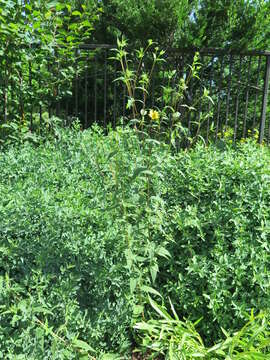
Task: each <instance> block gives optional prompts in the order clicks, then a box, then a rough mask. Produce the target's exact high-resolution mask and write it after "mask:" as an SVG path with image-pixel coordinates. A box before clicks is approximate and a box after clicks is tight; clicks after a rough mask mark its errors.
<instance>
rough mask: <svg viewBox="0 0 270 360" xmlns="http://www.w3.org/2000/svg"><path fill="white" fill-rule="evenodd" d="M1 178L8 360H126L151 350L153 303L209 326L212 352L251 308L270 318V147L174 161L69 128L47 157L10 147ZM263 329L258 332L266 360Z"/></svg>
mask: <svg viewBox="0 0 270 360" xmlns="http://www.w3.org/2000/svg"><path fill="white" fill-rule="evenodd" d="M0 166H1V174H0V190H1V200H0V239H1V247H0V257H1V269H0V271H1V282H0V283H1V291H0V296H1V300H0V309H1V310H0V311H1V312H0V338H1V342H0V353H1V356H2V357H3V358H5V359H35V360H36V359H76V358H91V357H95V358H96V357H99V356H101V354H102V353H108V352H110V353H111V352H114V353H118V354H121V355H125V354H129V352H130V350H131V349H132V348H134V345H135V343H134V341H137V346H140V340H139V337H138V334H137V330H136V331H135V332H134V330H132V329H133V326H135V324H136V323H139V322H141V321H142V320H143V321H147V320H148V319H150V318H152V317H155V315H154V312H153V310H152V309H151V307H149V300H148V296H149V295H150V296H151V297H153V298H155V300H156V301H157V302H159V303H160V302H163V305H164V306H165V305H167V306H170V305H169V300H168V299H169V298H170V299H171V302H172V304H173V305H174V308H175V311H176V312H177V313H178V314H179V316H180V319H183V318H187V319H189V321H191V322H194V321H197V320H198V319H199V318H201V317H203V319H202V320H201V321H200V322H199V323H198V324H197V326H196V329H197V330H196V331H199V332H200V336H201V337H202V338H203V341H204V343H205V344H206V346H207V347H211V346H212V345H213V344H214V343H218V342H219V341H221V339H224V334H223V333H222V328H223V329H225V331H226V332H225V333H226V334H227V335H226V337H230V335H231V334H232V333H233V332H234V331H237V330H239V329H240V328H241V327H242V326H243V325H244V324H245V322H246V321H247V319H248V314H250V312H251V311H252V309H254V311H255V313H257V312H259V311H261V310H262V311H265V313H266V314H267V312H268V310H269V305H268V298H269V287H268V277H269V270H270V269H269V266H270V262H269V257H268V250H269V249H268V241H267V239H268V237H269V226H268V222H269V217H270V214H269V209H268V208H269V207H268V204H269V200H270V199H269V197H270V191H269V189H270V187H269V179H270V177H269V169H270V163H269V150H268V149H267V148H264V147H259V146H258V145H256V144H255V143H252V142H247V143H244V144H242V145H239V146H238V148H237V149H236V148H233V147H231V145H230V146H227V145H225V144H220V148H217V147H212V146H210V147H208V148H205V147H203V146H200V145H199V144H198V145H197V146H196V148H195V149H193V150H190V151H189V152H185V151H181V152H179V153H178V154H175V155H172V153H171V151H170V148H169V146H167V145H165V144H163V143H159V142H158V141H157V140H151V138H149V137H148V136H146V135H145V137H144V139H143V140H141V139H140V137H139V136H138V133H137V132H136V131H135V130H131V129H128V128H118V129H117V131H110V132H109V134H108V135H107V136H104V135H103V133H102V131H101V130H100V129H99V128H94V129H92V130H88V131H84V132H81V131H78V129H77V130H67V129H66V130H61V129H58V132H57V138H55V140H54V141H52V140H51V141H45V142H43V143H40V145H39V146H38V147H37V145H32V144H30V143H27V142H25V143H24V144H23V145H21V146H18V145H16V146H13V145H10V146H9V147H8V148H7V149H6V150H5V151H3V152H2V153H1V155H0ZM159 294H160V295H161V296H162V298H161V297H160V295H159ZM162 299H163V300H162ZM258 321H261V320H260V319H258ZM262 321H263V324H264V329H265V330H263V331H264V332H263V333H262V332H258V333H257V331H255V330H256V329H255V330H254V331H255V332H254V333H252V334H253V335H254V336H255V339H256V340H254V341H255V342H253V343H252V344H253V345H252V349H253V347H254V349H255V348H256V351H257V352H258V351H259V350H258V349H260V347H263V350H261V357H260V358H262V356H264V355H263V354H265V353H266V354H268V351H267V346H268V343H267V341H268V340H267V336H268V335H267V336H266V335H265V334H269V333H267V331H269V327H268V322H267V317H266V318H265V319H264V320H262ZM256 324H257V322H256ZM156 326H157V329H158V328H159V326H161V328H160V329H161V333H162V331H163V330H162V323H158V324H157V325H156ZM256 326H258V327H259V328H260V326H259V323H258V325H256ZM256 326H255V328H256ZM252 329H254V328H253V327H252ZM260 329H261V328H260ZM173 331H174V330H173ZM175 331H176V332H175V338H176V344H178V343H179V341H180V342H181V341H182V340H181V333H179V332H178V330H175ZM252 331H253V330H252ZM250 334H251V333H250V331H248V332H247V334H246V335H245V341H249V340H248V339H249V336H251V337H252V336H253V335H250ZM257 335H258V336H257ZM166 339H168V337H166ZM252 339H254V337H252ZM243 341H244V340H243ZM148 343H149V341H148ZM166 344H168V340H166V341H165V342H164V344H162V352H164V354H166V352H167V350H166V346H167V345H166ZM239 346H240V345H239ZM241 346H242V345H241ZM168 349H169V348H168ZM246 349H247V348H246ZM250 349H251V348H249V350H250ZM239 351H240V350H239ZM254 351H255V350H254ZM86 354H87V355H86ZM148 354H149V355H153V354H151V353H148ZM182 355H183V354H182V353H181V352H178V355H177V356H179V359H182V358H183V359H184V358H185V357H183V356H182ZM107 356H108V355H107ZM111 356H112V355H111ZM126 356H127V357H128V356H129V355H126ZM189 356H190V354H189ZM220 356H221V359H222V358H223V357H222V355H220ZM233 356H234V353H232V354H231V358H233V359H234V357H233ZM252 356H253V355H252ZM258 356H259V355H258ZM186 358H189V357H186ZM236 358H237V357H236ZM238 358H239V357H238ZM246 358H248V357H246ZM249 358H250V359H251V358H252V357H249ZM258 358H259V357H258Z"/></svg>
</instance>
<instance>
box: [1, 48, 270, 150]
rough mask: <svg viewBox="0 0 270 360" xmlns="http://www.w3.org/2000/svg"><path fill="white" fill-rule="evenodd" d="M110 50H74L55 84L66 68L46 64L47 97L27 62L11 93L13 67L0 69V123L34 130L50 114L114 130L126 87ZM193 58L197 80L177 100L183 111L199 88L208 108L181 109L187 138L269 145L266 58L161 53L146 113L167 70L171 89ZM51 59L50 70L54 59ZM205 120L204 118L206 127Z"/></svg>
mask: <svg viewBox="0 0 270 360" xmlns="http://www.w3.org/2000/svg"><path fill="white" fill-rule="evenodd" d="M112 48H113V46H111V45H94V44H87V45H81V46H80V47H79V48H78V49H76V56H75V63H74V74H73V75H72V81H71V82H66V83H65V81H62V82H61V81H58V76H59V74H60V69H59V67H60V66H66V64H65V63H64V64H61V63H60V62H59V63H58V64H57V66H55V64H53V62H52V64H51V67H49V66H48V69H47V70H48V72H50V73H51V76H52V77H51V78H52V79H54V80H52V83H53V85H52V86H50V87H49V89H48V91H47V92H46V94H44V92H43V93H42V91H41V90H42V87H44V86H46V84H44V82H43V81H42V78H41V76H40V73H39V71H37V68H36V71H33V67H32V64H31V63H30V62H29V63H26V64H24V65H23V66H22V70H23V71H21V74H19V75H21V80H20V86H19V88H17V89H14V86H13V80H12V65H10V66H9V72H8V73H7V70H6V68H5V66H3V64H2V65H1V63H0V71H1V73H0V96H1V97H0V99H1V100H0V108H1V109H2V111H1V113H0V123H2V122H7V121H9V120H12V119H14V118H21V117H22V116H23V117H24V118H27V119H30V122H31V126H34V123H35V121H39V122H42V121H43V120H44V117H46V116H48V117H50V116H51V115H53V114H55V115H58V116H60V117H61V118H63V119H71V118H72V117H76V118H79V119H80V121H81V122H82V125H83V126H84V127H85V128H87V127H89V126H91V124H93V123H95V122H97V123H99V124H101V125H103V126H107V125H108V124H109V123H111V124H112V126H115V125H116V124H117V121H118V120H119V118H120V117H122V116H124V117H125V116H128V115H129V114H128V110H127V108H126V104H127V94H126V90H125V87H124V86H123V84H122V83H120V82H116V81H114V80H115V79H116V78H117V77H118V75H119V70H120V69H119V64H118V63H117V62H116V61H115V60H111V56H112V52H111V49H112ZM195 52H198V53H199V55H200V63H201V69H200V73H199V77H200V80H193V82H191V83H190V86H189V88H188V89H187V91H186V96H185V99H184V100H185V102H186V103H187V105H192V104H193V103H194V101H195V99H199V98H200V94H202V92H203V89H204V88H206V89H208V90H209V95H210V97H211V98H212V99H213V104H212V103H211V102H210V101H209V102H208V103H205V102H198V103H197V105H196V110H195V111H193V112H185V110H184V109H185V108H184V107H181V105H180V108H179V111H180V113H181V117H180V120H181V121H182V123H183V126H185V127H186V128H187V129H188V131H189V132H190V134H192V133H194V132H198V129H199V132H200V135H201V136H202V137H203V138H204V139H205V140H206V141H208V140H209V139H212V140H216V139H218V138H220V137H224V136H226V137H231V140H232V141H236V140H237V139H240V138H246V137H247V136H249V135H255V136H257V138H258V141H259V142H260V143H261V142H263V141H264V142H266V143H269V142H270V106H269V105H268V89H269V78H270V52H266V51H247V52H237V51H227V50H221V49H171V50H169V51H168V52H167V55H166V62H163V63H161V64H160V65H159V66H158V68H157V69H156V71H155V73H154V77H153V80H152V83H151V90H150V93H151V97H150V99H151V101H150V104H149V106H155V99H158V98H160V97H161V96H162V91H163V90H162V89H163V86H164V85H165V81H166V79H165V76H164V74H165V73H166V72H167V71H169V70H176V72H175V75H174V79H173V81H174V82H175V83H176V82H177V81H179V80H180V78H182V77H183V78H185V77H187V76H188V73H189V71H190V68H189V65H190V64H191V63H192V61H193V57H194V54H195ZM54 56H55V60H56V63H57V53H56V52H55V55H54ZM17 71H18V69H17ZM63 84H64V85H63ZM49 85H51V84H49ZM33 89H34V90H33ZM39 91H40V93H42V95H41V97H40V99H38V101H33V93H34V92H35V94H38V93H39ZM204 113H211V116H210V117H207V120H205V121H204V120H203V119H204V117H203V116H202V115H203V114H204Z"/></svg>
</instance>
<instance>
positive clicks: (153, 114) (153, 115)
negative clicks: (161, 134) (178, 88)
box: [149, 109, 159, 121]
mask: <svg viewBox="0 0 270 360" xmlns="http://www.w3.org/2000/svg"><path fill="white" fill-rule="evenodd" d="M149 116H150V118H151V119H152V120H155V121H157V120H159V112H158V111H156V110H153V109H151V110H150V111H149Z"/></svg>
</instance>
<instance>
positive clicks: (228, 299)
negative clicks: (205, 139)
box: [159, 143, 270, 341]
mask: <svg viewBox="0 0 270 360" xmlns="http://www.w3.org/2000/svg"><path fill="white" fill-rule="evenodd" d="M269 185H270V157H269V150H268V149H266V148H261V147H259V146H258V145H256V144H254V143H247V144H244V145H240V146H238V147H237V148H225V150H218V149H217V148H214V147H210V148H204V147H197V148H196V149H195V150H193V151H190V152H181V153H180V154H178V155H177V156H175V157H174V159H173V160H172V161H171V166H170V168H169V169H168V171H167V177H166V187H167V194H166V206H167V211H168V217H169V219H170V228H171V229H172V232H173V238H174V242H173V243H172V244H171V245H170V248H169V251H170V252H171V254H172V258H171V260H170V264H169V262H168V261H167V262H166V263H164V264H163V266H162V271H161V275H160V277H159V284H160V286H161V287H162V293H164V294H166V295H169V296H170V297H171V299H172V302H173V303H174V304H178V310H179V311H180V313H181V314H182V315H185V316H188V317H190V316H191V318H192V319H193V320H196V319H198V318H200V317H201V316H202V317H203V318H204V319H205V321H204V322H202V323H201V324H202V326H204V328H203V333H204V335H207V336H208V339H209V340H210V341H212V340H213V339H216V338H217V335H219V330H220V326H222V327H223V328H225V329H236V328H239V327H240V326H241V325H242V324H243V318H244V317H245V313H246V312H250V311H251V309H269V305H270V303H269V295H270V288H269V280H270V278H269V275H270V259H269V249H270V248H269V238H270V227H269V220H270V208H269V203H270V186H269Z"/></svg>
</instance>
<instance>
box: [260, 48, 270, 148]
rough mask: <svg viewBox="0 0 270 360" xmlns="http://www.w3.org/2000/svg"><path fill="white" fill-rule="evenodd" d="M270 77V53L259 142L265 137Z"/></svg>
mask: <svg viewBox="0 0 270 360" xmlns="http://www.w3.org/2000/svg"><path fill="white" fill-rule="evenodd" d="M269 78H270V55H266V68H265V76H264V86H263V99H262V111H261V121H260V133H259V143H260V144H261V143H262V141H263V138H264V129H265V118H266V109H267V98H268V88H269Z"/></svg>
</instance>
